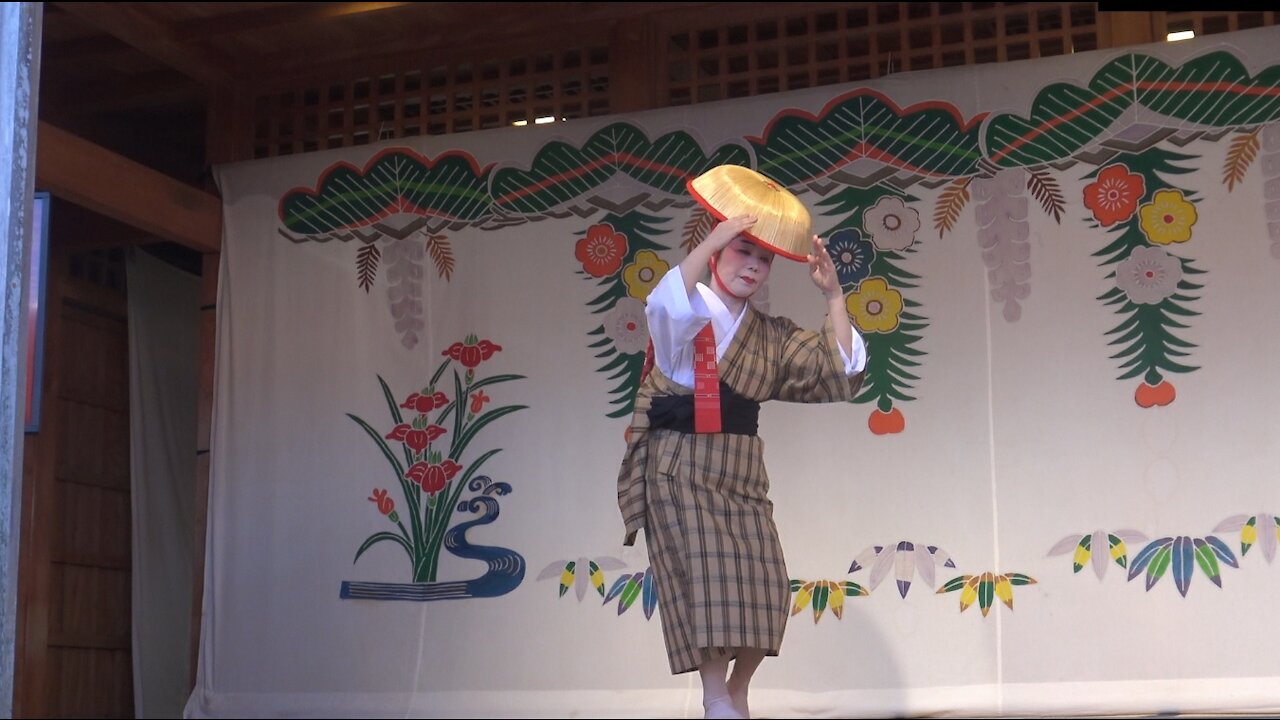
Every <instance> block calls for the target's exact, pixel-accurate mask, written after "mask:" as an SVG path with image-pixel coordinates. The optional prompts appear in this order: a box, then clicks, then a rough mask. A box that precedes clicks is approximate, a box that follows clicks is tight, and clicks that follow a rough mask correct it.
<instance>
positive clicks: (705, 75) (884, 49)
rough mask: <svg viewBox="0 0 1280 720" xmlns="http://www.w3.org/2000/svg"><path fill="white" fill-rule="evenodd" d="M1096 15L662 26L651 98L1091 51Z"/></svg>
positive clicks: (858, 16)
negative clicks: (657, 86)
mask: <svg viewBox="0 0 1280 720" xmlns="http://www.w3.org/2000/svg"><path fill="white" fill-rule="evenodd" d="M783 7H784V8H785V6H783ZM1096 15H1097V13H1096V12H1095V9H1094V3H1032V4H1026V3H977V2H974V3H958V2H957V3H945V2H942V3H938V2H934V3H876V4H872V3H858V4H856V5H852V4H851V5H850V6H847V7H843V8H840V7H835V8H832V7H818V8H814V9H810V10H808V11H807V12H796V13H794V14H783V15H779V14H777V10H776V9H775V10H773V13H772V14H764V13H763V12H762V14H761V16H760V17H757V18H747V19H743V20H742V21H740V22H735V23H731V24H728V25H722V26H719V27H691V28H670V29H668V31H667V32H665V33H663V35H664V36H665V37H666V38H667V40H668V42H667V43H666V45H665V47H664V48H662V50H663V52H664V56H663V64H662V67H663V68H665V69H666V73H665V74H664V76H663V77H662V92H661V94H662V97H664V98H665V99H666V102H667V104H668V105H686V104H690V103H698V102H708V101H714V100H723V99H725V98H736V97H747V96H751V95H762V94H765V93H771V92H777V91H781V90H795V89H799V88H806V87H813V86H817V85H829V84H833V83H844V82H856V81H858V80H866V79H869V78H877V77H882V76H884V75H889V74H891V73H894V72H901V71H905V70H926V69H930V68H940V67H948V66H952V65H974V64H978V63H987V62H998V61H1005V60H1022V59H1026V58H1035V57H1049V56H1052V55H1062V54H1065V53H1070V52H1075V51H1084V50H1093V49H1095V48H1097V47H1098V29H1097V18H1096Z"/></svg>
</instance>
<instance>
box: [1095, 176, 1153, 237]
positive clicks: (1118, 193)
mask: <svg viewBox="0 0 1280 720" xmlns="http://www.w3.org/2000/svg"><path fill="white" fill-rule="evenodd" d="M1146 192H1147V186H1146V181H1144V180H1143V179H1142V176H1141V175H1139V174H1137V173H1131V172H1129V168H1127V167H1125V166H1124V165H1110V166H1108V167H1105V168H1103V169H1102V172H1100V173H1098V179H1097V180H1096V181H1094V182H1092V183H1089V184H1088V185H1086V186H1085V188H1084V206H1085V207H1087V208H1089V209H1090V210H1092V211H1093V216H1094V217H1095V218H1097V220H1098V222H1099V223H1101V225H1102V227H1108V226H1111V225H1114V224H1116V223H1118V222H1124V221H1125V220H1128V219H1129V218H1131V217H1133V213H1134V211H1136V210H1137V209H1138V201H1139V200H1141V199H1142V196H1143V195H1145V194H1146Z"/></svg>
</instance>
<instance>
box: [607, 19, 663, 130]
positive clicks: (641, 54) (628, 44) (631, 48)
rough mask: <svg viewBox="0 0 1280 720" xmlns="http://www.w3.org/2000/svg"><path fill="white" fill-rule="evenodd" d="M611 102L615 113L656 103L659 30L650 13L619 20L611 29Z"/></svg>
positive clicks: (611, 107) (647, 108) (640, 108)
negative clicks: (633, 18) (631, 18)
mask: <svg viewBox="0 0 1280 720" xmlns="http://www.w3.org/2000/svg"><path fill="white" fill-rule="evenodd" d="M610 34H611V38H610V48H611V49H610V54H609V91H610V98H609V105H610V112H612V113H628V112H639V111H641V110H650V109H652V108H655V107H657V92H658V77H659V76H658V73H659V72H661V71H662V69H661V68H659V67H658V52H657V30H656V28H655V23H654V21H653V17H652V16H651V15H645V16H643V17H640V18H636V19H635V20H627V21H623V22H618V23H617V24H616V25H614V26H613V31H612V32H611V33H610Z"/></svg>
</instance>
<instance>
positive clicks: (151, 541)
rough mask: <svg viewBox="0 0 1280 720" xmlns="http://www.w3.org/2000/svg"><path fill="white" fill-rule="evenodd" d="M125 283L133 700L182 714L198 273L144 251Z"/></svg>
mask: <svg viewBox="0 0 1280 720" xmlns="http://www.w3.org/2000/svg"><path fill="white" fill-rule="evenodd" d="M125 272H126V279H127V282H128V283H129V427H130V430H131V432H130V433H129V474H130V497H131V503H132V504H131V508H130V509H131V511H132V512H131V515H132V523H133V542H132V556H133V565H132V578H133V589H132V592H133V596H132V597H133V707H134V715H135V716H136V717H140V718H161V717H175V716H177V715H179V714H181V712H182V709H183V706H184V705H185V703H186V699H187V694H188V693H187V687H188V683H189V682H190V678H191V578H192V573H193V572H194V570H193V567H192V562H191V560H192V558H191V541H192V539H193V538H192V536H191V533H192V528H193V525H192V521H193V519H194V513H195V488H194V487H193V483H192V482H191V478H192V477H194V476H195V472H196V458H195V454H194V453H193V452H192V448H194V447H195V442H196V403H195V402H194V398H195V397H196V391H197V389H198V382H197V381H198V368H199V367H200V362H199V359H200V344H199V339H200V322H199V321H200V278H198V277H196V276H194V275H192V274H190V273H188V272H184V271H182V270H179V269H177V268H175V267H174V266H172V265H170V264H168V263H166V262H164V261H163V260H159V259H157V258H155V257H152V256H151V255H149V254H147V253H146V252H143V251H131V252H130V253H129V254H128V256H127V257H126V267H125Z"/></svg>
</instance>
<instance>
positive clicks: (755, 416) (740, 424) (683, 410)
mask: <svg viewBox="0 0 1280 720" xmlns="http://www.w3.org/2000/svg"><path fill="white" fill-rule="evenodd" d="M720 417H721V430H720V432H726V433H733V434H735V435H755V434H756V432H757V430H758V428H759V419H760V403H758V402H756V401H755V400H749V399H747V398H745V397H743V396H741V395H739V394H738V393H736V392H734V391H733V388H731V387H729V386H728V385H726V384H725V382H724V381H723V380H721V381H720ZM649 429H650V430H676V431H678V432H682V433H693V432H694V429H693V396H692V395H654V396H653V401H652V404H651V405H650V406H649Z"/></svg>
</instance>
